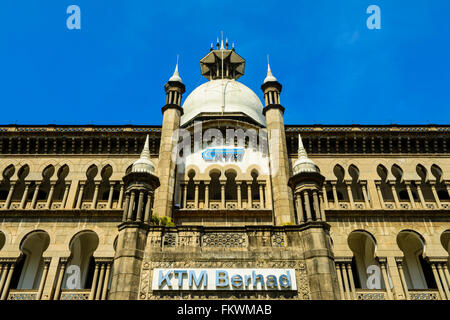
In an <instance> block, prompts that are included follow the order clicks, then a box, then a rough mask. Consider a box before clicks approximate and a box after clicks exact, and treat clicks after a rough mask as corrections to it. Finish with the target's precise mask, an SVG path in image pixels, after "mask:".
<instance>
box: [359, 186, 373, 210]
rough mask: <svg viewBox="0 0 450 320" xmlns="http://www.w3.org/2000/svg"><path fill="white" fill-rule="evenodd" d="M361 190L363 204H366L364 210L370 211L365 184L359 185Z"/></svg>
mask: <svg viewBox="0 0 450 320" xmlns="http://www.w3.org/2000/svg"><path fill="white" fill-rule="evenodd" d="M361 190H362V194H363V197H364V203H365V204H366V209H371V205H370V202H369V197H368V194H367V184H366V183H361Z"/></svg>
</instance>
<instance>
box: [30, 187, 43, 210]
mask: <svg viewBox="0 0 450 320" xmlns="http://www.w3.org/2000/svg"><path fill="white" fill-rule="evenodd" d="M40 187H41V186H40V184H37V183H36V187H35V188H34V193H33V198H32V199H31V209H36V201H37V196H38V193H39V188H40Z"/></svg>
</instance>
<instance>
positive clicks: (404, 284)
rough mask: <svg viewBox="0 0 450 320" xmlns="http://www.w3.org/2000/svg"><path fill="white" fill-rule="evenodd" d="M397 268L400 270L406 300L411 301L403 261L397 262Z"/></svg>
mask: <svg viewBox="0 0 450 320" xmlns="http://www.w3.org/2000/svg"><path fill="white" fill-rule="evenodd" d="M397 268H398V273H399V274H400V280H401V281H402V286H403V291H404V293H405V298H406V300H409V291H408V285H407V284H406V279H405V273H404V272H403V261H400V260H397Z"/></svg>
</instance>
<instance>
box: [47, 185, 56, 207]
mask: <svg viewBox="0 0 450 320" xmlns="http://www.w3.org/2000/svg"><path fill="white" fill-rule="evenodd" d="M54 192H55V183H51V185H50V192H49V193H48V197H47V203H46V204H45V208H46V209H50V208H51V206H52V201H53V193H54Z"/></svg>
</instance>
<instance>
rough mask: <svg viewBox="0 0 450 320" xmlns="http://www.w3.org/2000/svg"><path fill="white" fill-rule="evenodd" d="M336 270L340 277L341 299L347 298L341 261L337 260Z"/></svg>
mask: <svg viewBox="0 0 450 320" xmlns="http://www.w3.org/2000/svg"><path fill="white" fill-rule="evenodd" d="M336 271H337V277H338V283H339V292H340V293H341V300H345V293H344V287H343V283H342V272H341V264H340V263H339V262H336Z"/></svg>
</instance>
